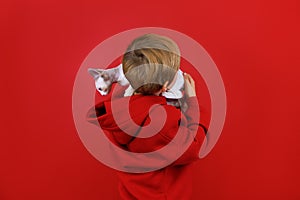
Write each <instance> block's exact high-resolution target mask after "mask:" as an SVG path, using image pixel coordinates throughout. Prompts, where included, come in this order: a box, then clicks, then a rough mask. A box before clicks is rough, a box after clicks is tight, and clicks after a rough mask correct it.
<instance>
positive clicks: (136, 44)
mask: <svg viewBox="0 0 300 200" xmlns="http://www.w3.org/2000/svg"><path fill="white" fill-rule="evenodd" d="M122 65H123V72H124V74H125V76H126V78H127V80H128V81H129V82H130V84H131V86H132V87H133V88H134V89H135V92H137V93H141V94H144V95H152V94H155V93H157V92H158V91H160V90H161V89H162V87H163V85H164V84H165V83H166V82H167V83H169V84H170V83H172V81H173V79H174V77H175V75H176V73H177V71H178V69H179V65H180V51H179V48H178V46H177V44H176V43H175V42H174V41H173V40H171V39H170V38H167V37H164V36H160V35H156V34H146V35H143V36H140V37H138V38H136V39H135V40H133V42H132V43H131V44H130V45H129V46H128V48H127V50H126V52H125V54H124V56H123V60H122Z"/></svg>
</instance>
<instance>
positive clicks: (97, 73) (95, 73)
mask: <svg viewBox="0 0 300 200" xmlns="http://www.w3.org/2000/svg"><path fill="white" fill-rule="evenodd" d="M88 72H89V74H90V75H92V77H93V78H94V79H97V78H98V77H99V76H100V75H101V73H102V72H103V70H101V69H95V68H88Z"/></svg>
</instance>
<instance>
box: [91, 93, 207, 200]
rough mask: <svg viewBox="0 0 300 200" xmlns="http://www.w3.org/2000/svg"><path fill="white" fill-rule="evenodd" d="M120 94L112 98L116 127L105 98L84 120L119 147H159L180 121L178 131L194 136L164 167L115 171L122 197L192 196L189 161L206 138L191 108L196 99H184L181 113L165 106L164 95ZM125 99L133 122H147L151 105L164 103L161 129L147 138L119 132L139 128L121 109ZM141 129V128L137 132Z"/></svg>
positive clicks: (141, 150) (145, 199) (132, 149)
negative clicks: (102, 132)
mask: <svg viewBox="0 0 300 200" xmlns="http://www.w3.org/2000/svg"><path fill="white" fill-rule="evenodd" d="M119 94H121V93H119ZM119 97H120V98H118V99H114V100H113V101H116V102H115V103H116V104H114V105H115V107H114V110H116V113H117V116H118V118H119V120H120V121H121V122H122V123H121V124H119V126H118V125H117V124H116V122H115V119H114V117H113V115H112V108H111V100H110V99H109V98H105V100H103V101H100V102H99V103H98V104H96V106H95V108H96V116H95V114H94V113H95V108H94V107H92V108H91V109H90V110H89V111H88V115H87V118H88V119H87V120H88V121H89V122H91V123H94V124H96V125H99V124H100V126H101V128H102V130H103V131H104V133H105V134H106V135H107V137H108V138H109V139H110V140H111V141H112V142H113V143H114V144H116V145H118V146H119V147H120V148H123V149H125V150H127V151H130V152H138V153H145V152H152V151H155V150H157V149H160V148H162V147H164V146H165V145H167V144H169V143H170V141H171V140H172V139H173V138H174V136H175V135H176V133H177V132H178V129H179V124H180V126H182V127H180V128H181V131H180V132H179V133H177V134H184V136H186V137H194V139H193V142H192V144H191V145H190V146H189V148H188V149H187V150H186V151H185V152H184V153H183V154H182V155H181V156H180V157H179V158H178V159H177V160H176V161H175V162H173V163H172V164H170V165H168V166H167V167H164V168H162V169H160V170H156V171H153V172H147V173H126V172H120V171H118V175H119V180H120V184H119V191H120V196H121V198H122V199H128V200H129V199H130V200H132V199H142V200H148V199H149V200H153V199H155V200H160V199H171V200H172V199H174V200H175V199H176V200H181V199H182V200H186V199H190V198H191V195H192V185H191V182H192V181H191V178H192V176H193V168H192V163H193V162H195V161H197V160H198V159H199V157H198V153H199V150H200V147H201V145H202V143H203V140H204V138H205V132H204V129H203V128H202V127H201V126H199V125H198V124H199V123H201V124H202V125H204V126H206V124H203V123H204V122H199V121H196V120H195V117H196V116H197V113H195V112H194V110H196V109H195V106H198V104H197V98H196V97H192V98H188V99H187V104H188V109H187V110H186V112H184V113H183V115H182V114H181V111H180V109H178V108H175V107H174V106H170V105H167V103H166V99H165V98H164V97H160V96H142V95H135V96H132V97H121V95H119ZM128 98H129V99H130V103H129V112H130V117H131V118H132V120H133V121H134V122H135V123H136V124H142V122H143V121H144V120H145V119H146V120H145V124H144V125H147V124H149V123H150V119H149V117H148V114H149V109H150V107H151V106H153V105H154V104H160V105H161V106H163V108H164V109H165V111H166V113H167V119H166V122H165V123H164V126H163V128H162V129H161V130H160V132H158V133H157V134H155V135H154V136H151V137H149V138H139V137H136V138H133V137H132V136H130V135H128V134H126V133H124V131H122V130H126V131H130V132H137V131H138V130H136V129H134V128H133V127H132V126H130V123H129V120H128V116H126V114H125V109H126V108H124V102H125V101H126V100H128ZM153 110H154V114H156V113H155V108H154V109H153ZM114 115H115V113H114ZM203 116H205V113H202V112H201V119H205V117H203ZM159 119H160V117H159V116H157V117H156V116H155V117H154V118H152V119H151V120H152V122H151V123H154V124H155V123H156V121H159ZM206 127H207V126H206ZM196 130H197V131H196ZM142 132H143V128H142V129H141V130H140V132H139V133H142ZM178 148H180V147H178ZM112 156H113V155H112Z"/></svg>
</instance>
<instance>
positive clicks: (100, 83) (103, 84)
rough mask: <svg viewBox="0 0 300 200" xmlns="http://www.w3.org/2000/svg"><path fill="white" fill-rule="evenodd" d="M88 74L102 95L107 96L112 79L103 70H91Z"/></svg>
mask: <svg viewBox="0 0 300 200" xmlns="http://www.w3.org/2000/svg"><path fill="white" fill-rule="evenodd" d="M88 72H89V73H90V74H91V75H92V77H93V78H94V80H95V86H96V89H97V91H98V92H100V94H102V95H107V94H108V92H109V91H110V88H111V85H112V78H111V77H110V76H109V74H108V73H107V72H106V71H105V70H103V69H95V68H89V69H88Z"/></svg>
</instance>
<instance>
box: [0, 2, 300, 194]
mask: <svg viewBox="0 0 300 200" xmlns="http://www.w3.org/2000/svg"><path fill="white" fill-rule="evenodd" d="M0 13H1V61H2V64H1V79H0V80H1V84H0V87H1V94H2V95H1V130H0V131H1V140H0V145H1V146H0V148H1V151H0V156H1V157H0V158H1V166H0V199H5V200H15V199H44V200H45V199H72V200H75V199H78V200H81V199H88V200H93V199H116V198H117V179H116V176H115V175H114V172H113V171H112V170H111V169H109V168H108V167H105V166H104V165H102V164H101V163H100V162H99V161H97V160H96V159H94V158H93V157H92V156H91V155H90V154H89V153H88V151H87V150H86V149H85V147H84V146H83V145H82V143H81V141H80V139H79V137H78V135H77V132H76V129H75V126H74V123H73V118H72V106H71V103H72V87H73V82H74V79H75V76H76V72H77V70H78V69H79V67H80V64H81V62H82V61H83V60H84V58H85V57H86V56H87V54H88V53H89V52H90V51H91V50H92V49H93V48H94V47H95V46H96V45H98V44H99V43H100V42H101V41H103V40H105V39H107V38H108V37H110V36H112V35H114V34H116V33H119V32H121V31H124V30H127V29H131V28H136V27H146V26H157V27H165V28H170V29H174V30H176V31H180V32H182V33H185V34H187V35H189V36H190V37H192V38H194V39H195V40H197V41H198V42H199V43H200V44H202V45H203V46H204V48H205V49H206V50H207V51H208V52H209V54H210V55H211V56H212V58H213V59H214V61H215V62H216V64H217V66H218V67H219V70H220V72H221V74H222V77H223V80H224V82H225V87H226V92H227V98H228V112H227V118H226V123H225V127H224V130H223V133H222V135H221V137H220V140H219V141H218V143H217V145H216V146H215V148H214V150H213V151H212V152H211V153H210V154H209V156H208V157H206V158H205V159H203V160H201V161H200V162H198V163H197V165H198V171H196V172H195V177H194V180H192V181H194V183H195V192H194V198H193V199H195V200H196V199H220V200H224V199H289V200H290V199H300V191H299V185H300V170H299V169H300V145H299V142H300V135H299V133H300V128H299V127H300V126H299V124H298V123H299V121H298V119H299V116H298V112H299V111H300V109H299V100H300V95H299V86H300V85H299V83H300V81H299V78H298V77H299V72H300V69H299V67H300V65H299V64H300V59H299V55H298V54H299V50H300V49H299V45H300V43H299V35H300V31H299V29H297V26H299V17H300V16H299V15H300V3H299V1H297V0H294V1H278V0H274V1H240V0H228V1H215V0H212V1H194V2H189V1H184V2H181V3H176V2H175V1H155V0H154V1H134V2H129V1H118V2H116V1H106V2H102V1H69V2H67V1H64V2H61V1H50V0H47V1H30V0H29V1H2V2H1V6H0Z"/></svg>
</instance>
